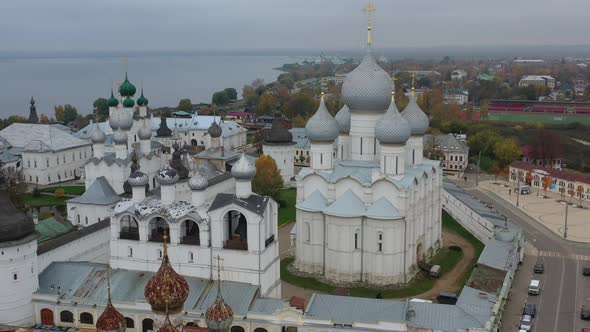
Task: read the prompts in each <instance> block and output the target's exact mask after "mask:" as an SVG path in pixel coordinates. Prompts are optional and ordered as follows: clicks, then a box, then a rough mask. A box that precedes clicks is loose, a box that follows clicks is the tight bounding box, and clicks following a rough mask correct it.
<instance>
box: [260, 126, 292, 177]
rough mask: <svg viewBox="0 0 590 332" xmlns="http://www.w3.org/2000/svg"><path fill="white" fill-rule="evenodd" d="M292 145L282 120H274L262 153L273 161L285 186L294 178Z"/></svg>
mask: <svg viewBox="0 0 590 332" xmlns="http://www.w3.org/2000/svg"><path fill="white" fill-rule="evenodd" d="M294 145H295V142H293V134H291V132H290V131H288V130H287V128H285V125H284V123H283V119H282V118H275V119H274V120H273V122H272V127H271V128H270V131H269V133H268V135H267V136H266V138H265V139H264V143H263V144H262V153H263V154H265V155H268V156H270V157H271V158H272V159H274V161H275V162H276V164H277V167H278V169H279V171H280V172H281V176H282V177H283V181H284V182H285V184H287V183H289V182H290V181H291V179H293V177H294V176H295V170H294V168H295V167H294V160H293V158H294V157H295V147H294Z"/></svg>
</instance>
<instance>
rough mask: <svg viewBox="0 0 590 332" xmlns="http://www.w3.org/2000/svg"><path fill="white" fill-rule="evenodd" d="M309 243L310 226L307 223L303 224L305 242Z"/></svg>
mask: <svg viewBox="0 0 590 332" xmlns="http://www.w3.org/2000/svg"><path fill="white" fill-rule="evenodd" d="M310 241H311V226H310V225H309V223H308V222H306V223H305V242H310Z"/></svg>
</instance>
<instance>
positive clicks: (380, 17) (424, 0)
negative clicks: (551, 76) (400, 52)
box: [0, 0, 590, 51]
mask: <svg viewBox="0 0 590 332" xmlns="http://www.w3.org/2000/svg"><path fill="white" fill-rule="evenodd" d="M365 5H366V1H362V0H305V1H303V0H166V1H161V0H158V1H156V0H125V1H120V0H101V1H81V0H52V1H46V0H3V1H1V2H0V40H2V43H1V44H0V51H87V50H97V51H143V50H212V49H213V50H226V49H290V48H295V49H321V50H332V49H354V48H358V47H360V46H362V45H363V43H364V40H365V30H364V29H365V25H366V18H365V14H364V13H363V12H362V8H363V6H365ZM375 5H376V7H377V12H376V14H375V45H376V46H377V47H383V48H391V47H408V46H448V45H490V44H494V45H500V44H501V45H522V44H525V45H528V44H530V45H540V44H554V45H555V44H564V45H565V44H588V38H587V31H588V30H590V20H588V19H587V13H588V12H590V1H587V0H569V1H567V2H557V1H553V0H494V1H483V0H479V1H478V0H417V1H393V0H375Z"/></svg>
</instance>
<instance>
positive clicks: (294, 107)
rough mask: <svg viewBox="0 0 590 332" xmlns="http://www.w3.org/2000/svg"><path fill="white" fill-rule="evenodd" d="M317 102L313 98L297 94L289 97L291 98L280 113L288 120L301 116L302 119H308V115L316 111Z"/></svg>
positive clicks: (302, 93)
mask: <svg viewBox="0 0 590 332" xmlns="http://www.w3.org/2000/svg"><path fill="white" fill-rule="evenodd" d="M317 106H318V104H317V102H316V101H315V100H314V99H313V97H311V96H309V95H307V94H306V93H304V92H298V93H296V94H294V95H291V98H289V100H288V101H287V102H286V103H285V104H284V105H283V109H282V112H283V114H285V115H287V117H289V118H294V117H296V116H297V115H301V116H302V117H303V118H308V115H309V114H311V113H313V112H314V111H315V110H316V109H317Z"/></svg>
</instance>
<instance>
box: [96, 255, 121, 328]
mask: <svg viewBox="0 0 590 332" xmlns="http://www.w3.org/2000/svg"><path fill="white" fill-rule="evenodd" d="M110 275H111V273H110V267H109V266H108V265H107V306H106V307H105V308H104V311H103V312H102V314H100V317H98V320H97V321H96V331H97V332H125V330H126V329H127V322H126V321H125V317H123V315H121V313H120V312H119V311H117V309H115V307H113V303H112V301H111V278H110Z"/></svg>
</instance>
